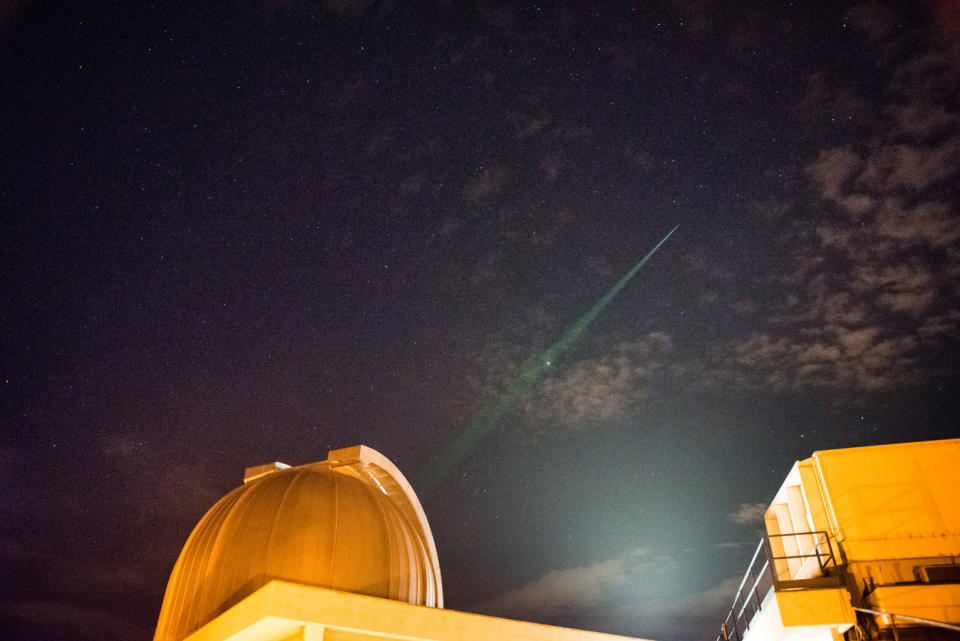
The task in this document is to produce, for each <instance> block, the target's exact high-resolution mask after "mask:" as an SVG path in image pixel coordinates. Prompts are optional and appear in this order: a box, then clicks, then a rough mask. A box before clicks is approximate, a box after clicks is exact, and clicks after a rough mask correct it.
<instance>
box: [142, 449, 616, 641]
mask: <svg viewBox="0 0 960 641" xmlns="http://www.w3.org/2000/svg"><path fill="white" fill-rule="evenodd" d="M228 639H229V640H232V641H296V640H302V641H376V640H378V639H393V640H397V639H402V640H407V641H418V640H423V641H427V640H431V641H461V640H464V641H466V640H470V641H483V640H488V639H489V640H493V639H511V640H517V641H615V640H618V639H619V640H620V641H627V637H622V636H615V635H610V634H602V633H599V632H586V631H582V630H572V629H569V628H560V627H554V626H548V625H540V624H536V623H528V622H523V621H512V620H509V619H500V618H496V617H489V616H483V615H478V614H470V613H466V612H457V611H454V610H445V609H443V587H442V583H441V580H440V566H439V563H438V561H437V552H436V547H435V546H434V541H433V535H432V533H431V531H430V525H429V524H428V523H427V519H426V516H425V515H424V513H423V509H422V508H421V506H420V502H419V500H418V499H417V496H416V494H414V492H413V489H412V488H411V487H410V485H409V483H407V481H406V479H405V478H404V477H403V475H402V474H401V473H400V471H399V470H398V469H397V468H396V467H395V466H394V465H393V464H392V463H391V462H390V461H389V460H387V459H386V457H384V456H383V455H381V454H379V453H378V452H376V451H374V450H372V449H370V448H368V447H364V446H356V447H351V448H346V449H341V450H334V451H331V452H330V453H329V454H328V456H327V460H326V461H321V462H319V463H311V464H309V465H301V466H298V467H289V466H287V465H283V464H280V463H273V464H268V465H262V466H259V467H254V468H249V469H247V471H246V473H245V475H244V484H243V485H241V486H240V487H238V488H236V489H235V490H233V491H232V492H230V493H229V494H227V495H226V496H224V497H223V498H222V499H220V501H218V502H217V503H216V504H215V505H214V506H213V507H212V508H211V509H210V510H209V511H208V512H207V514H206V515H205V516H204V517H203V518H202V519H201V520H200V522H199V523H198V524H197V526H196V528H194V530H193V532H192V533H191V535H190V537H189V538H188V539H187V542H186V544H185V545H184V548H183V551H182V552H181V553H180V557H179V558H178V559H177V562H176V565H175V566H174V569H173V572H172V574H171V576H170V581H169V583H168V585H167V591H166V594H165V595H164V599H163V605H162V607H161V610H160V619H159V621H158V623H157V631H156V634H155V636H154V640H155V641H184V640H188V641H227V640H228Z"/></svg>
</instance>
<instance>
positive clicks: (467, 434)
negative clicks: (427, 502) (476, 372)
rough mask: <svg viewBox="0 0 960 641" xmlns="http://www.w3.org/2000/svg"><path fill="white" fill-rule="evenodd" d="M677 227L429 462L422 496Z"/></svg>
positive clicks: (572, 341) (421, 482)
mask: <svg viewBox="0 0 960 641" xmlns="http://www.w3.org/2000/svg"><path fill="white" fill-rule="evenodd" d="M679 227H680V225H677V226H676V227H674V228H673V229H671V230H670V232H669V233H668V234H667V235H666V236H664V237H663V239H662V240H661V241H660V242H659V243H657V244H656V245H655V246H654V247H653V249H651V250H650V251H648V252H647V254H646V256H644V257H643V258H641V259H640V261H639V262H637V264H636V265H634V266H633V267H632V268H631V269H630V271H628V272H627V273H626V274H624V275H623V277H622V278H621V279H620V280H618V281H617V282H616V284H614V286H613V287H611V288H610V290H609V291H607V293H606V294H604V295H603V296H602V297H601V298H600V299H599V300H598V301H597V302H596V303H594V304H593V305H591V306H590V309H588V310H587V311H586V312H584V313H583V315H581V316H580V317H579V318H578V319H577V320H575V321H574V322H573V324H571V325H570V327H568V328H567V330H566V331H565V332H564V333H563V334H562V335H561V336H560V338H558V339H557V341H556V342H554V343H553V344H552V345H550V347H548V348H547V349H546V350H544V351H543V352H542V353H541V354H539V355H538V356H537V357H536V358H534V359H532V360H531V361H530V362H529V363H530V364H529V365H528V366H527V367H526V368H525V369H524V370H523V371H522V372H520V374H519V375H517V377H516V378H515V379H514V380H513V381H512V382H511V383H510V384H509V385H508V386H507V387H506V388H505V389H504V390H503V392H501V393H500V394H499V395H498V396H497V397H496V398H495V399H493V401H491V402H490V403H489V404H487V405H486V406H485V407H483V409H481V410H480V412H479V413H478V414H477V415H476V416H475V417H474V418H473V420H471V421H470V423H468V424H467V426H466V427H465V428H464V429H462V430H461V431H460V432H459V433H458V434H456V435H455V436H454V437H453V439H451V440H450V442H449V443H448V444H447V445H446V446H445V447H444V448H443V450H441V452H440V453H439V455H438V456H436V457H435V458H434V459H432V460H431V461H430V462H429V463H428V464H427V465H426V466H425V467H424V469H423V470H422V472H421V474H420V477H419V483H417V486H418V488H419V492H420V494H421V496H425V495H429V494H430V493H432V492H433V491H434V490H435V489H436V488H437V487H438V486H439V485H440V484H441V483H442V482H443V481H444V480H446V478H447V477H448V476H449V475H450V473H451V472H453V470H454V469H456V468H457V466H459V465H460V463H462V462H463V460H464V459H465V458H466V457H467V456H468V455H469V454H470V451H471V450H473V449H474V447H476V445H477V444H478V443H479V442H480V441H481V440H482V439H483V438H484V437H485V436H486V435H487V434H489V433H490V432H491V431H492V430H493V429H494V428H495V427H496V425H497V422H498V421H499V420H500V419H501V418H503V415H504V414H506V413H507V412H508V411H509V410H510V408H511V407H513V405H514V403H515V402H516V401H517V399H518V398H520V396H522V395H523V394H525V393H526V392H527V391H529V390H530V388H531V387H533V386H534V385H536V384H537V382H539V381H540V379H541V378H543V376H544V374H545V373H546V371H547V370H548V369H549V368H550V367H551V366H552V365H553V364H554V363H556V362H557V361H558V360H559V359H560V358H561V357H562V356H563V354H564V353H565V352H566V351H567V350H568V349H570V348H571V347H573V345H574V344H575V343H576V342H577V341H578V340H579V339H580V337H581V336H582V335H583V333H584V332H585V331H586V330H587V328H588V327H590V324H591V323H593V321H594V320H596V318H597V317H598V316H599V315H600V314H601V313H602V312H603V310H604V309H605V308H606V307H607V305H609V304H610V303H611V301H613V299H614V298H616V297H617V294H619V293H620V291H621V290H622V289H623V288H624V287H626V286H627V283H629V282H630V281H631V280H632V279H633V277H634V276H635V275H636V274H637V272H638V271H640V269H641V268H642V267H643V266H644V265H645V264H646V263H647V261H648V260H650V258H651V257H653V255H654V254H655V253H656V252H657V250H658V249H660V247H661V246H662V245H663V244H664V243H665V242H667V239H668V238H670V236H672V235H673V232H675V231H677V229H678V228H679Z"/></svg>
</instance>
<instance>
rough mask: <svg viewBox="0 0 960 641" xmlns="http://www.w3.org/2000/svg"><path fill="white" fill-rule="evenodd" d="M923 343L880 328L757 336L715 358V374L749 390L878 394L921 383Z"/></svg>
mask: <svg viewBox="0 0 960 641" xmlns="http://www.w3.org/2000/svg"><path fill="white" fill-rule="evenodd" d="M916 347H917V342H916V340H915V339H914V338H912V337H911V336H903V335H897V334H896V333H894V332H889V331H885V330H883V329H882V328H881V327H879V326H862V327H854V328H848V327H844V326H840V325H827V326H825V327H823V328H822V330H821V331H817V332H811V333H802V332H796V333H793V334H791V335H784V336H773V335H771V334H768V333H761V332H756V333H753V334H751V335H750V336H748V337H746V338H743V339H736V340H733V341H730V342H729V343H728V344H727V345H725V346H724V347H722V348H721V349H719V350H717V351H716V352H715V353H714V354H713V355H712V364H711V366H710V367H709V371H710V372H711V374H712V375H713V376H715V377H717V378H718V379H719V380H720V381H723V382H727V383H733V384H735V385H738V386H741V387H746V388H748V389H759V388H764V387H766V388H771V389H774V390H801V389H819V390H827V391H830V390H832V391H850V390H854V391H864V392H873V391H879V390H884V389H891V388H893V387H895V386H897V385H909V384H913V383H915V382H916V381H917V376H918V374H917V370H916V359H915V358H914V357H913V354H914V351H915V348H916Z"/></svg>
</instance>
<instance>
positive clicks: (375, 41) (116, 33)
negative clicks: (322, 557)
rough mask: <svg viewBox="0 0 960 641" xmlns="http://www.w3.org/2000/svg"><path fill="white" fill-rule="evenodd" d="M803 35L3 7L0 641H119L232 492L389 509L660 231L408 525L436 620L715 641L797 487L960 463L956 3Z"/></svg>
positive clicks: (671, 9)
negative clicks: (348, 476) (429, 565)
mask: <svg viewBox="0 0 960 641" xmlns="http://www.w3.org/2000/svg"><path fill="white" fill-rule="evenodd" d="M816 4H817V3H814V5H816ZM823 4H824V5H829V7H827V8H823V7H819V6H814V5H810V4H809V3H802V2H736V3H730V2H721V1H719V0H672V1H667V2H660V3H630V2H620V3H613V2H586V1H585V2H572V1H571V2H544V3H540V4H537V3H532V2H499V1H496V0H484V1H479V2H474V1H469V0H465V1H463V2H431V3H427V2H423V3H403V2H396V1H391V0H365V1H357V0H353V1H351V0H327V1H319V0H318V1H310V0H267V1H265V2H264V1H263V0H260V1H255V0H242V1H241V0H230V1H227V2H222V3H172V2H170V3H164V2H155V3H146V2H142V3H141V2H106V1H104V2H87V1H84V0H79V1H76V2H42V1H34V2H29V1H24V0H20V1H16V2H7V3H3V8H2V9H0V212H2V217H0V219H2V220H0V568H2V569H0V631H2V634H0V636H3V638H4V639H9V640H11V641H15V640H20V639H24V640H25V639H41V638H42V639H71V640H101V639H103V640H106V639H116V638H126V639H134V640H136V639H143V640H147V639H150V638H151V635H152V632H153V626H154V625H155V623H156V617H157V614H158V612H159V608H160V602H161V599H162V596H163V590H164V588H165V585H166V580H167V577H168V576H169V572H170V570H171V568H172V566H173V563H174V561H175V559H176V556H177V554H178V552H179V550H180V548H181V546H182V545H183V543H184V541H185V540H186V537H187V535H188V534H189V532H190V529H191V528H192V527H193V525H194V524H195V523H196V522H197V521H198V520H199V518H200V517H201V516H202V515H203V513H204V512H205V511H206V509H207V508H208V507H210V506H211V505H212V504H213V502H214V501H216V499H217V498H219V497H220V496H222V495H223V494H225V493H226V492H227V491H229V490H230V489H232V488H233V487H235V486H236V485H237V484H238V483H239V482H240V480H241V477H242V472H243V469H244V468H245V467H246V466H251V465H257V464H261V463H265V462H268V461H273V460H280V461H285V462H287V463H291V464H299V463H306V462H311V461H316V460H323V459H325V458H326V453H327V450H328V449H329V448H337V447H345V446H350V445H354V444H358V443H363V444H366V445H369V446H371V447H374V448H375V449H377V450H379V451H381V452H382V453H384V454H385V455H386V456H387V457H388V458H390V459H391V460H393V461H394V462H395V463H396V464H397V465H398V467H399V468H400V469H401V470H402V471H404V473H405V474H406V475H407V477H408V478H409V479H411V481H413V483H414V486H415V488H417V487H418V485H417V483H418V481H417V479H418V478H419V475H420V474H422V471H423V470H424V469H427V468H428V467H429V465H431V464H432V462H434V461H436V460H437V458H438V457H442V456H445V454H444V452H445V448H446V444H448V443H450V442H451V440H452V439H454V438H455V437H456V436H457V435H458V434H460V433H461V432H462V430H463V429H464V428H465V427H466V426H467V425H469V424H470V422H471V421H472V420H473V419H474V417H475V416H477V414H478V413H479V412H481V411H482V409H483V408H484V407H486V406H488V405H489V403H491V402H493V401H494V399H496V398H497V396H498V394H501V393H502V391H503V390H504V389H505V388H507V387H508V386H509V385H510V383H511V381H512V380H514V378H515V377H516V376H517V375H518V373H519V372H521V371H523V369H524V367H525V366H526V364H528V363H529V362H530V361H529V359H530V358H531V357H533V356H535V355H537V354H539V353H542V351H543V350H544V349H545V348H546V347H548V346H549V345H550V344H551V343H552V342H553V341H555V340H556V339H557V338H558V337H559V336H560V335H561V334H562V333H563V331H564V330H565V328H567V327H568V326H569V325H570V323H571V322H572V321H573V320H574V319H576V318H577V317H579V315H580V314H582V313H583V311H584V310H585V309H588V308H589V307H590V306H591V305H592V304H593V303H594V302H595V301H596V300H597V299H598V298H599V297H600V296H602V295H603V293H604V292H606V291H607V290H608V288H609V287H610V286H611V285H612V284H613V283H615V282H616V281H617V280H618V279H619V278H620V277H621V275H622V274H624V273H625V272H626V271H627V270H628V269H629V268H630V267H631V266H633V265H634V264H635V263H636V262H637V261H638V260H639V259H640V258H641V257H642V256H643V255H644V253H646V252H647V251H648V250H649V249H650V247H652V246H653V245H654V244H655V243H656V242H657V241H659V240H660V239H661V238H662V237H663V236H664V235H665V234H666V233H667V232H669V231H670V229H672V228H673V227H674V226H675V225H680V228H679V229H678V230H677V232H676V233H675V234H674V235H673V236H672V237H671V238H670V240H669V241H668V242H667V243H666V244H665V245H664V246H663V247H662V248H661V249H660V251H659V252H658V253H657V254H656V255H655V256H654V257H653V258H652V259H651V261H650V262H649V263H648V264H647V265H646V266H645V267H644V268H643V269H642V270H641V271H640V272H639V273H638V275H637V276H636V277H635V278H634V279H633V281H631V283H630V284H629V285H628V286H627V287H626V288H625V289H624V290H623V291H622V292H621V293H620V295H619V296H618V297H617V298H616V299H615V300H614V301H613V302H612V303H611V304H610V306H609V307H608V308H607V309H606V310H605V311H604V313H603V314H602V315H601V316H600V317H599V318H598V319H597V320H596V321H595V322H594V324H593V325H592V326H591V327H590V328H589V329H588V331H586V332H585V333H584V334H583V336H582V338H581V339H580V340H579V341H578V342H577V343H576V344H575V345H574V346H573V347H572V348H571V349H570V350H569V351H567V352H566V353H565V354H564V355H563V356H562V358H559V359H557V360H556V361H555V362H551V364H550V366H549V368H548V369H547V370H546V371H545V373H544V374H545V375H544V377H543V378H542V380H540V381H539V382H538V383H537V384H536V385H535V386H533V387H531V388H530V389H529V390H527V391H526V392H525V393H524V394H522V395H521V396H520V397H519V398H518V399H517V400H516V403H515V404H514V405H513V406H512V408H511V409H510V410H509V411H508V412H507V413H506V414H505V415H504V416H503V417H502V418H501V419H500V420H499V421H498V422H497V424H496V425H495V426H494V427H493V428H492V429H491V431H490V432H489V433H488V434H487V435H486V437H485V438H484V439H482V440H481V441H480V442H479V443H477V444H476V445H475V446H474V447H472V448H471V449H470V451H469V452H468V454H467V456H466V457H465V458H464V459H463V460H462V461H461V462H458V463H457V464H456V465H455V466H454V469H453V470H452V472H451V473H450V474H449V475H448V476H447V477H446V479H445V480H444V482H443V483H442V484H440V486H439V487H438V488H437V489H436V490H435V491H432V492H429V493H426V492H424V493H423V494H422V495H421V499H422V501H423V504H424V508H425V510H426V513H427V516H428V518H429V519H430V522H431V525H432V528H433V531H434V534H435V538H436V542H437V546H438V550H439V556H440V563H441V567H442V570H443V578H444V588H445V596H446V605H447V606H448V607H451V608H454V609H459V610H467V611H473V612H481V613H487V614H494V615H499V616H508V617H512V618H520V619H525V620H534V621H542V622H546V623H551V624H558V625H567V626H574V627H584V628H588V629H595V630H602V631H606V632H615V633H620V634H627V635H631V636H641V637H647V638H653V639H660V640H662V641H681V640H698V639H699V640H705V641H712V639H713V638H714V637H715V635H716V633H717V630H718V628H719V624H720V621H721V619H722V617H723V616H724V614H725V612H726V610H727V608H728V607H729V603H730V600H731V599H732V593H733V591H734V589H735V587H736V584H737V583H738V581H739V578H740V576H741V574H742V572H743V571H744V570H745V569H746V565H747V562H748V560H749V558H750V555H751V554H752V551H753V548H754V546H755V545H756V542H757V541H758V540H759V530H760V527H761V516H760V515H761V513H762V510H763V508H764V506H765V505H766V504H767V503H768V502H769V501H770V500H771V499H772V496H773V494H774V492H775V491H776V489H777V488H778V487H779V485H780V483H781V482H782V480H783V478H784V477H785V475H786V473H787V472H788V471H789V469H790V466H791V465H792V463H793V462H794V461H795V460H797V459H801V458H806V457H807V456H809V455H810V454H811V452H813V451H815V450H818V449H829V448H836V447H849V446H858V445H868V444H879V443H891V442H899V441H910V440H923V439H933V438H945V437H956V436H957V435H958V433H960V428H958V422H957V416H958V409H960V376H958V373H960V361H958V338H960V333H958V332H960V187H958V185H960V180H958V174H960V73H958V70H960V9H958V5H957V4H956V3H955V2H951V1H949V0H939V1H929V2H924V3H916V2H904V3H900V4H897V3H882V2H866V3H861V4H851V3H823ZM418 489H422V487H421V488H418Z"/></svg>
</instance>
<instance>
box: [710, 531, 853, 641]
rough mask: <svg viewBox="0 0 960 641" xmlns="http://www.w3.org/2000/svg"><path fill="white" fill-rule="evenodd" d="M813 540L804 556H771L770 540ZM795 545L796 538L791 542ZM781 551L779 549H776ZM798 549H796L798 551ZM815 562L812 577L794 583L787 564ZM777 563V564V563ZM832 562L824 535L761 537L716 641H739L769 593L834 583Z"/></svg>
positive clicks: (796, 534)
mask: <svg viewBox="0 0 960 641" xmlns="http://www.w3.org/2000/svg"><path fill="white" fill-rule="evenodd" d="M807 536H812V537H815V538H814V539H813V543H812V546H805V547H807V548H808V549H810V550H811V551H810V552H809V553H807V554H799V553H798V554H774V553H773V546H772V545H771V542H770V539H783V538H785V537H807ZM794 540H795V541H796V540H797V538H794ZM778 548H783V545H782V544H780V545H778ZM798 549H799V547H798ZM813 558H816V560H817V573H816V576H813V577H806V578H802V579H794V578H792V575H791V574H790V567H789V564H790V561H791V560H795V559H803V561H801V564H803V563H805V561H806V560H808V559H813ZM778 561H780V562H781V563H780V564H778V563H777V562H778ZM782 562H786V564H787V567H786V569H787V574H788V576H791V578H789V579H781V578H780V576H782V574H783V573H782V572H781V571H780V566H782V565H783V563H782ZM836 567H837V563H836V559H835V558H834V556H833V549H832V548H831V547H830V539H829V537H828V536H827V533H826V532H823V531H817V532H791V533H789V534H769V535H766V536H764V537H763V538H762V539H761V540H760V543H759V544H758V545H757V549H756V550H755V551H754V553H753V557H752V558H751V559H750V565H748V566H747V571H746V573H744V575H743V579H742V580H741V581H740V585H739V587H738V588H737V594H736V596H735V597H734V599H733V605H732V606H730V611H729V612H728V613H727V616H726V618H725V619H724V620H723V623H721V624H720V634H719V635H718V636H717V641H742V640H743V637H744V635H745V634H746V632H747V630H748V629H749V628H750V623H751V622H752V621H753V619H754V617H755V616H756V615H757V614H758V613H759V612H760V610H762V609H763V606H764V601H765V600H766V597H767V595H768V594H769V593H770V591H771V590H789V589H803V588H812V587H821V586H823V585H825V583H824V579H825V578H827V579H828V582H831V583H834V582H836V581H837V579H835V578H833V577H832V575H831V573H833V574H834V575H835V574H836V572H835V568H836Z"/></svg>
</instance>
